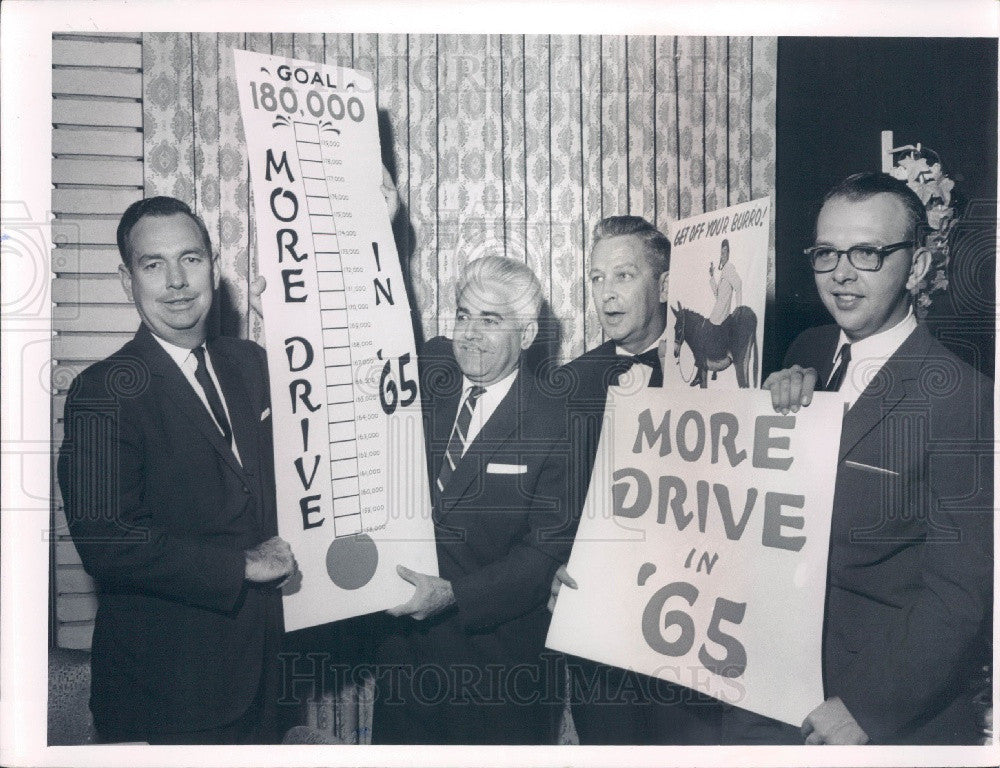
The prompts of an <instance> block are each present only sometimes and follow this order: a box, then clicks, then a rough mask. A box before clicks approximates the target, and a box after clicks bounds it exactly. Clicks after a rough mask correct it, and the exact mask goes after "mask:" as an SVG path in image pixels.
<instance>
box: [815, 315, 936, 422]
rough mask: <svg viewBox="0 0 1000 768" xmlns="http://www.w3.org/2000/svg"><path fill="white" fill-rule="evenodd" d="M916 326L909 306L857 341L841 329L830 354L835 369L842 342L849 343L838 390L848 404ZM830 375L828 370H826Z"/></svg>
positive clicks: (863, 389) (863, 388) (834, 369)
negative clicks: (881, 328)
mask: <svg viewBox="0 0 1000 768" xmlns="http://www.w3.org/2000/svg"><path fill="white" fill-rule="evenodd" d="M916 329H917V318H916V317H914V315H913V308H912V307H911V308H910V311H909V312H907V313H906V317H904V318H903V319H902V320H900V321H899V322H898V323H896V324H895V325H894V326H892V328H887V329H886V330H884V331H880V332H879V333H875V334H872V335H871V336H869V337H868V338H865V339H862V340H861V341H855V342H851V341H850V340H849V339H848V338H847V335H846V334H845V333H844V332H843V331H841V332H840V338H839V339H838V340H837V349H836V351H835V352H834V354H833V369H832V370H833V371H836V370H837V365H838V364H839V363H840V349H841V347H843V346H844V344H848V343H850V344H851V361H850V362H849V363H848V364H847V372H846V374H845V375H844V381H843V383H842V384H841V385H840V394H841V395H842V396H843V398H844V400H845V401H846V403H847V406H846V407H847V408H850V407H851V406H853V405H854V403H855V402H857V399H858V398H859V397H861V393H862V392H864V391H865V388H866V387H867V386H868V384H869V383H870V382H871V380H872V379H874V378H875V377H876V376H877V375H878V372H879V371H881V370H882V366H884V365H885V363H886V361H887V360H888V359H889V358H890V357H892V356H893V355H894V354H895V353H896V350H897V349H899V348H900V346H901V345H902V344H903V342H904V341H906V340H907V338H909V336H910V334H911V333H913V332H914V331H915V330H916ZM830 375H831V376H832V375H833V374H832V373H831V374H830Z"/></svg>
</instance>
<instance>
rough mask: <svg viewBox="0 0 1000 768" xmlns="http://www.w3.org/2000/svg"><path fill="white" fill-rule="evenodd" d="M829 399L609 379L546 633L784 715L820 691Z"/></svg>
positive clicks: (833, 413) (837, 419) (797, 716)
mask: <svg viewBox="0 0 1000 768" xmlns="http://www.w3.org/2000/svg"><path fill="white" fill-rule="evenodd" d="M842 411H843V405H842V403H840V402H836V401H835V399H834V398H825V397H823V396H822V395H819V396H817V397H816V398H815V400H814V402H813V403H812V405H810V406H809V408H805V409H802V410H800V411H799V412H798V413H794V414H788V415H781V414H778V413H775V412H774V410H773V408H772V406H771V398H770V394H769V393H767V392H759V391H747V392H731V393H730V394H728V395H727V396H726V398H724V399H720V398H718V397H713V396H710V395H708V394H707V393H703V392H700V391H698V390H682V391H674V392H672V391H668V390H665V389H664V390H657V389H644V390H641V391H640V392H638V393H634V394H630V393H628V392H625V391H624V390H623V389H620V388H612V389H611V390H610V391H609V394H608V404H607V408H606V410H605V420H606V421H605V425H604V428H603V430H602V437H601V444H600V448H599V450H598V456H597V462H596V464H595V469H594V473H593V477H592V479H591V484H590V488H589V491H588V495H587V502H586V505H585V508H584V511H583V517H582V519H581V521H580V526H579V530H578V533H577V537H576V541H575V543H574V546H573V552H572V556H571V557H570V560H569V564H568V572H569V574H570V575H571V576H572V577H573V579H574V580H575V581H576V583H577V584H578V587H579V588H578V589H576V590H574V589H563V590H562V591H561V592H560V594H559V598H558V601H557V603H556V607H555V613H554V615H553V619H552V624H551V627H550V629H549V635H548V640H547V645H548V646H549V647H550V648H554V649H556V650H560V651H564V652H567V653H571V654H574V655H577V656H582V657H585V658H589V659H593V660H595V661H599V662H603V663H607V664H612V665H615V666H621V667H627V668H630V669H634V670H636V671H639V672H642V673H645V674H647V675H651V676H654V677H659V678H663V679H665V680H670V681H673V682H675V683H680V684H682V685H685V686H688V687H690V688H694V689H696V690H699V691H703V692H705V693H708V694H709V695H711V696H714V697H715V698H718V699H721V700H723V701H725V702H728V703H731V704H734V705H736V706H739V707H742V708H745V709H749V710H752V711H754V712H758V713H760V714H763V715H766V716H768V717H773V718H776V719H778V720H783V721H785V722H788V723H791V724H793V725H796V726H798V725H799V724H800V723H801V722H802V720H803V718H804V717H805V716H806V715H807V714H808V713H809V712H810V711H811V710H812V709H813V708H814V707H815V706H816V705H818V704H819V703H821V702H822V701H823V686H822V671H821V638H822V628H823V605H824V597H825V589H826V565H827V547H828V543H829V532H830V513H831V508H832V503H833V489H834V476H835V472H834V471H833V468H834V467H835V466H836V461H837V447H838V444H839V434H840V425H841V417H842Z"/></svg>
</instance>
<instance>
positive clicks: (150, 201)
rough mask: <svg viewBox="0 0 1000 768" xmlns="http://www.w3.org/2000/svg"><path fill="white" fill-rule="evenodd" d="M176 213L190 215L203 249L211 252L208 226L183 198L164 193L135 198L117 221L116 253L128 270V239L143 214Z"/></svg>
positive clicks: (129, 257)
mask: <svg viewBox="0 0 1000 768" xmlns="http://www.w3.org/2000/svg"><path fill="white" fill-rule="evenodd" d="M177 213H183V214H184V215H185V216H190V217H191V219H192V220H193V221H194V223H195V224H196V225H197V226H198V231H199V232H201V239H202V240H203V241H204V242H205V249H206V250H207V251H208V253H209V255H211V254H212V239H211V238H210V237H209V236H208V227H206V226H205V222H204V221H202V219H201V217H200V216H199V215H198V214H196V213H195V212H194V211H192V210H191V207H190V206H189V205H188V204H187V203H185V202H184V201H183V200H178V199H177V198H176V197H167V196H165V195H159V196H157V197H146V198H143V199H142V200H136V201H135V202H134V203H132V205H130V206H129V207H128V208H126V209H125V213H123V214H122V219H121V221H119V222H118V255H119V256H121V259H122V263H123V264H124V265H125V266H126V267H127V268H128V269H129V270H131V269H132V257H131V254H130V253H129V252H128V239H129V235H131V234H132V230H133V229H134V228H135V225H136V224H138V223H139V220H140V219H141V218H142V217H144V216H173V215H174V214H177Z"/></svg>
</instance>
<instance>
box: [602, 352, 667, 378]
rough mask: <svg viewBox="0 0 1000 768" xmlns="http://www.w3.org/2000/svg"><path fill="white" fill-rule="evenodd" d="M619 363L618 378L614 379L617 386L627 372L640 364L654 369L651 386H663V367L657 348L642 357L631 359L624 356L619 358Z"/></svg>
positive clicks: (636, 356) (635, 356) (651, 375)
mask: <svg viewBox="0 0 1000 768" xmlns="http://www.w3.org/2000/svg"><path fill="white" fill-rule="evenodd" d="M617 363H618V364H617V366H616V368H617V373H618V376H617V377H616V378H615V379H613V381H612V383H613V384H617V383H618V381H619V379H620V378H621V377H622V376H623V375H624V374H625V372H626V371H628V370H630V369H631V368H632V366H633V365H637V364H639V365H648V366H649V367H650V368H652V369H653V372H652V374H650V377H649V386H651V387H662V386H663V366H662V365H660V354H659V352H658V351H657V347H653V348H652V349H647V350H646V351H645V352H643V353H642V354H640V355H632V356H631V357H628V356H625V355H622V356H620V357H619V358H618V361H617Z"/></svg>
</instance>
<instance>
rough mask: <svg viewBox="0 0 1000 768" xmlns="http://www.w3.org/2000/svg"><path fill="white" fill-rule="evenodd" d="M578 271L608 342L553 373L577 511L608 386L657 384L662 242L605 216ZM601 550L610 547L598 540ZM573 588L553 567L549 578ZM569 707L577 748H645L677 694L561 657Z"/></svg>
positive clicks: (641, 226) (662, 343)
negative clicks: (583, 270) (560, 391)
mask: <svg viewBox="0 0 1000 768" xmlns="http://www.w3.org/2000/svg"><path fill="white" fill-rule="evenodd" d="M593 242H594V245H593V249H592V250H591V254H590V271H589V273H588V275H589V278H590V284H591V293H592V296H593V299H594V308H595V309H596V310H597V316H598V319H599V320H600V323H601V328H603V329H604V334H605V335H606V336H607V337H608V340H607V341H606V342H604V343H603V344H601V345H600V346H598V347H596V348H594V349H592V350H590V351H589V352H586V353H585V354H583V355H581V356H580V357H578V358H576V359H575V360H573V361H571V362H569V363H567V364H566V365H565V366H564V367H563V368H562V369H561V370H560V371H559V372H557V381H559V382H562V383H563V384H565V385H566V386H567V388H568V390H569V393H568V401H569V402H568V411H569V415H570V441H571V444H572V445H573V446H574V460H573V461H572V466H571V468H570V471H571V480H570V485H569V488H570V494H571V498H570V508H571V509H572V510H573V511H575V513H576V514H577V515H579V514H580V512H581V510H582V509H583V505H584V501H585V500H586V494H587V486H588V484H589V482H590V475H591V471H592V469H593V466H594V461H595V456H596V453H597V445H598V442H599V440H600V434H601V429H602V423H603V422H604V421H605V416H607V420H608V423H609V424H613V419H614V414H611V413H609V414H605V412H604V406H605V401H606V399H607V392H608V387H609V386H614V385H619V386H622V387H625V388H626V389H628V390H631V391H635V390H636V389H640V388H644V387H647V386H649V387H662V386H663V357H664V353H665V349H666V344H667V341H666V338H665V333H666V327H667V314H666V312H667V279H668V273H669V269H670V241H669V240H668V239H667V238H666V237H665V236H664V235H663V234H662V233H661V232H660V231H659V230H657V229H656V227H654V226H653V225H652V224H650V223H649V222H648V221H646V220H645V219H642V218H640V217H638V216H611V217H608V218H606V219H603V220H601V221H600V222H598V224H597V226H595V227H594V235H593ZM608 546H614V543H613V542H608ZM564 584H565V585H566V586H568V587H570V588H576V583H575V581H574V580H573V579H572V577H571V576H570V575H569V574H568V573H567V572H566V566H565V565H563V566H561V567H560V568H559V570H558V571H557V573H556V577H555V578H554V579H553V581H552V589H551V598H550V600H549V608H550V609H551V608H552V607H554V605H555V601H556V598H557V596H558V593H559V589H560V588H561V587H562V586H563V585H564ZM568 663H569V666H570V670H571V675H572V678H571V684H570V703H571V707H572V712H573V723H574V725H575V726H576V731H577V735H578V736H579V738H580V743H581V744H649V743H655V742H657V741H658V740H659V738H660V737H659V736H658V732H659V731H660V730H661V729H659V728H658V726H657V723H656V715H657V712H656V710H657V709H658V707H656V706H655V704H654V700H670V699H674V700H676V698H677V696H678V695H680V694H681V691H680V690H679V689H677V690H674V687H672V686H670V685H669V684H667V683H665V682H663V681H658V680H654V679H652V678H650V677H647V676H645V675H637V674H636V673H634V672H631V671H628V670H624V669H619V668H617V667H610V666H607V665H604V664H598V663H596V662H592V661H588V660H586V659H577V658H573V657H570V658H569V660H568Z"/></svg>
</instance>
